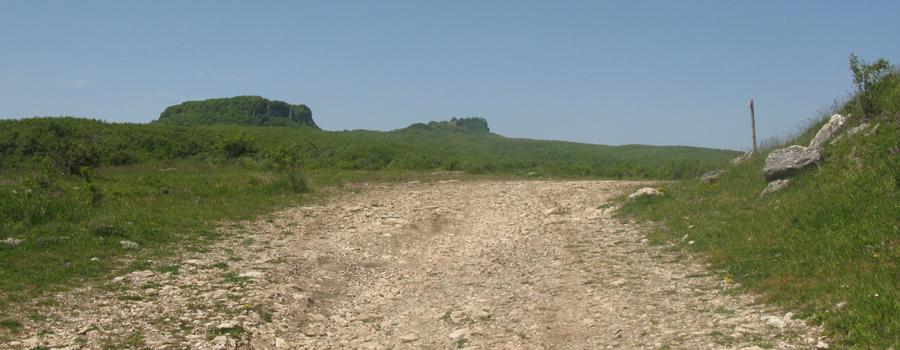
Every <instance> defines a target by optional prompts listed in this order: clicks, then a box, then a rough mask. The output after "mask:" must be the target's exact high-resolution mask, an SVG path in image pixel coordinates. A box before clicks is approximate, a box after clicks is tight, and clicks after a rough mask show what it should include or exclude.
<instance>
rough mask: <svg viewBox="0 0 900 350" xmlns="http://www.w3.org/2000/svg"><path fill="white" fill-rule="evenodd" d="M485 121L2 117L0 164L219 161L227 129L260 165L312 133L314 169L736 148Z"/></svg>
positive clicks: (653, 157) (558, 162)
mask: <svg viewBox="0 0 900 350" xmlns="http://www.w3.org/2000/svg"><path fill="white" fill-rule="evenodd" d="M488 130H489V129H488V127H487V121H485V120H484V119H479V118H470V119H458V120H456V119H455V120H451V121H447V122H430V123H428V124H414V125H412V126H410V127H407V128H404V129H399V130H394V131H389V132H379V131H364V130H356V131H345V132H327V131H321V130H319V129H314V128H309V127H304V128H289V127H252V126H240V125H227V124H224V123H221V124H214V125H207V126H196V127H187V126H180V125H167V124H163V123H151V124H120V123H105V122H101V121H96V120H88V119H78V118H71V117H62V118H29V119H22V120H2V121H0V146H3V147H2V149H0V166H3V167H23V166H24V167H29V166H30V165H29V164H38V163H40V162H41V161H42V159H43V158H49V160H50V161H52V162H53V163H54V164H57V165H60V166H63V167H65V168H67V169H69V170H71V171H73V172H74V171H76V170H77V168H78V167H79V166H80V165H90V166H99V165H122V164H130V163H135V162H145V161H154V160H167V159H169V160H171V159H188V160H197V161H208V162H220V161H222V160H223V154H222V153H221V152H219V151H218V150H217V149H216V148H215V145H216V144H218V143H220V142H221V141H222V140H223V138H224V137H226V136H228V135H246V137H247V138H248V140H251V139H252V141H253V148H252V150H248V152H246V153H244V154H242V156H243V157H244V158H247V159H248V160H249V161H254V162H258V163H260V164H263V163H265V162H266V161H267V159H268V158H270V156H271V151H272V150H274V149H276V148H278V147H280V146H282V145H286V144H296V143H297V142H298V140H300V139H305V140H308V141H311V142H303V143H302V145H299V146H298V147H301V150H302V152H303V154H304V163H305V164H306V167H307V169H310V170H315V169H340V170H364V171H376V170H383V169H405V170H437V169H443V170H465V171H467V172H470V173H478V174H481V173H496V174H522V175H524V174H528V173H537V174H540V175H554V176H579V177H581V176H593V177H604V178H643V179H678V178H682V177H695V176H699V175H700V174H702V172H703V171H705V170H707V169H709V168H711V167H714V166H716V165H719V164H724V163H726V162H727V161H728V160H730V159H733V158H735V157H737V156H738V155H739V152H735V151H725V150H713V149H705V148H697V147H684V146H665V147H662V146H645V145H627V146H603V145H591V144H582V143H574V142H563V141H541V140H529V139H510V138H505V137H503V136H500V135H497V134H493V133H490V132H489V131H488ZM62 158H67V159H62ZM224 158H227V157H224ZM73 164H74V165H73Z"/></svg>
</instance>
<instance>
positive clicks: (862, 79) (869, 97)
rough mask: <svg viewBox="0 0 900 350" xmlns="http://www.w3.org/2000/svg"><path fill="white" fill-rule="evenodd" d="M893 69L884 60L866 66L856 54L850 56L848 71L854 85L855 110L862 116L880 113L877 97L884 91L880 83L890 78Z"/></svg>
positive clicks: (880, 59)
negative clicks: (850, 73)
mask: <svg viewBox="0 0 900 350" xmlns="http://www.w3.org/2000/svg"><path fill="white" fill-rule="evenodd" d="M893 68H894V67H893V66H892V65H891V63H890V62H888V61H887V60H885V59H884V58H879V59H878V60H877V61H875V62H873V63H871V64H866V61H863V60H860V59H859V58H858V57H856V54H852V53H851V54H850V71H852V72H853V83H854V84H856V99H855V103H856V108H857V109H858V110H859V111H861V112H862V113H863V114H866V115H869V114H878V113H881V112H882V109H881V108H882V107H881V106H879V105H878V100H879V97H880V96H879V95H881V94H882V92H883V90H885V87H884V86H882V85H884V84H882V82H884V81H885V80H886V79H887V78H888V77H890V75H891V71H892V70H893Z"/></svg>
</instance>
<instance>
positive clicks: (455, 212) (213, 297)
mask: <svg viewBox="0 0 900 350" xmlns="http://www.w3.org/2000/svg"><path fill="white" fill-rule="evenodd" d="M639 187H642V184H639V183H629V182H612V181H568V182H556V181H461V182H456V181H449V182H447V181H442V182H434V183H417V182H412V183H403V184H376V185H367V184H359V185H358V188H357V189H354V190H353V191H349V190H346V189H345V191H346V194H343V195H339V196H337V197H335V198H334V199H333V200H331V201H329V203H328V204H326V205H324V206H307V207H299V208H293V209H290V210H286V211H283V212H279V213H276V214H274V215H273V216H272V217H271V218H270V219H269V220H260V221H258V222H254V223H252V224H249V225H247V224H243V225H241V226H238V225H227V226H226V228H225V230H226V231H228V234H226V235H225V236H226V237H227V238H226V239H225V240H223V241H221V242H219V243H217V244H215V249H214V250H213V251H211V252H206V253H187V254H188V255H187V256H185V257H184V258H183V259H181V261H180V263H179V264H180V266H181V268H180V270H179V272H178V274H171V273H168V272H166V273H162V272H159V271H157V272H152V271H146V272H136V273H133V274H129V275H126V276H124V277H125V278H124V279H117V280H115V281H111V282H110V284H109V285H112V286H118V285H120V284H121V285H124V286H125V287H123V288H104V289H103V290H97V289H93V290H81V291H75V292H70V293H64V294H60V295H59V296H58V299H59V301H60V305H59V306H56V307H53V308H50V309H48V310H46V312H48V313H52V314H54V315H56V316H55V317H53V318H50V319H48V320H46V321H33V322H31V323H29V324H27V332H24V333H27V334H22V335H20V336H19V340H16V341H14V342H12V343H10V342H7V343H6V344H5V345H6V346H7V347H12V348H20V347H23V348H24V347H27V346H35V345H40V344H44V345H47V346H58V347H65V346H71V348H79V347H82V346H83V347H84V348H95V347H100V346H102V345H103V344H122V345H123V346H125V347H145V346H146V347H150V348H160V349H161V348H172V349H174V348H184V347H189V348H198V349H201V348H217V349H222V348H248V347H249V348H257V349H268V348H271V349H275V348H284V349H288V348H309V349H327V348H332V349H343V348H348V349H357V348H361V349H456V348H470V349H605V348H622V349H659V348H667V349H718V348H722V349H732V348H736V349H740V348H746V349H756V348H757V347H759V348H775V349H797V348H815V346H816V345H817V344H818V345H819V346H822V345H824V344H823V343H820V342H821V341H822V339H819V338H818V334H819V333H820V330H819V329H815V328H810V327H807V326H806V325H805V324H804V323H803V322H802V321H797V320H791V317H790V315H785V313H784V312H783V311H777V310H774V309H771V308H768V307H766V306H764V305H754V304H753V300H752V297H751V296H746V295H738V296H733V295H730V293H723V292H724V291H727V290H728V289H729V288H731V287H733V286H731V285H730V284H729V283H727V282H726V281H723V280H722V279H721V278H719V277H717V276H715V275H712V274H710V273H709V272H708V271H706V270H705V269H704V268H703V266H702V265H701V264H700V263H698V262H696V261H694V260H692V259H690V258H689V257H686V256H684V255H683V254H681V253H671V252H669V250H671V248H672V246H671V245H664V246H650V245H649V244H648V242H647V241H646V240H644V239H643V238H644V234H643V233H642V232H643V230H647V229H658V228H652V227H638V226H635V225H634V224H633V223H631V222H630V221H628V220H616V219H613V218H611V216H610V212H609V210H605V209H599V208H600V207H601V206H603V205H604V204H605V203H606V201H607V200H609V199H610V198H612V197H614V196H619V195H622V194H626V193H629V191H633V190H635V189H637V188H639ZM672 244H675V245H678V244H687V242H675V243H672ZM147 286H149V287H147ZM123 295H124V296H133V297H135V298H130V299H140V300H129V298H124V299H125V300H119V299H123V298H120V297H121V296H123ZM85 304H88V306H89V307H85V306H86V305H85ZM78 309H80V310H78ZM41 329H44V330H47V329H52V331H51V333H49V334H47V333H46V332H45V334H43V335H41V336H38V333H39V331H40V330H41ZM77 339H81V340H77ZM0 347H4V346H3V345H0Z"/></svg>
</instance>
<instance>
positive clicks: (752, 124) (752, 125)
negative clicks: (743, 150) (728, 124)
mask: <svg viewBox="0 0 900 350" xmlns="http://www.w3.org/2000/svg"><path fill="white" fill-rule="evenodd" d="M750 128H751V129H753V154H756V117H755V116H754V115H753V100H752V99H751V100H750Z"/></svg>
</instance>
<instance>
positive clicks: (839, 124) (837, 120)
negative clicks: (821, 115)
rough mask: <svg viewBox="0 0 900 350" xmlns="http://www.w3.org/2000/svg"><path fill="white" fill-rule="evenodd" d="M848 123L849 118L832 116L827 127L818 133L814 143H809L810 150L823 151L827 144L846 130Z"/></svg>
mask: <svg viewBox="0 0 900 350" xmlns="http://www.w3.org/2000/svg"><path fill="white" fill-rule="evenodd" d="M847 121H848V119H847V117H845V116H842V115H840V114H835V115H833V116H831V119H829V120H828V123H825V126H823V127H822V128H821V129H819V132H818V133H816V137H814V138H813V140H812V142H810V143H809V149H813V150H819V149H821V148H822V146H824V145H825V143H826V142H828V141H830V140H831V139H833V138H834V137H835V136H837V134H838V133H840V132H841V130H844V126H845V125H846V124H847Z"/></svg>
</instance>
